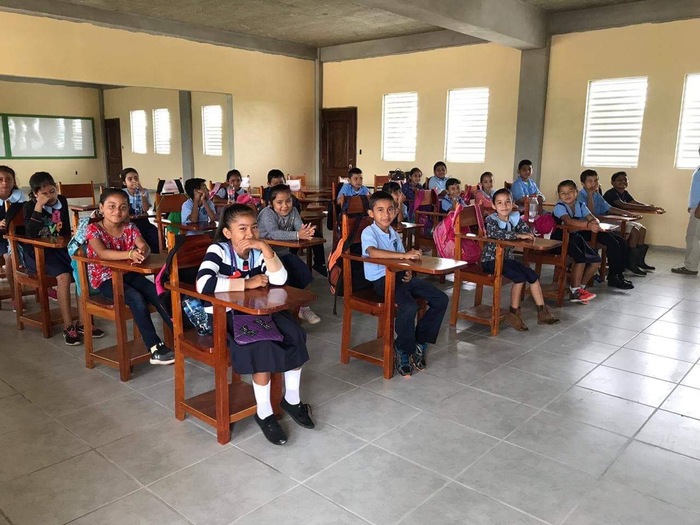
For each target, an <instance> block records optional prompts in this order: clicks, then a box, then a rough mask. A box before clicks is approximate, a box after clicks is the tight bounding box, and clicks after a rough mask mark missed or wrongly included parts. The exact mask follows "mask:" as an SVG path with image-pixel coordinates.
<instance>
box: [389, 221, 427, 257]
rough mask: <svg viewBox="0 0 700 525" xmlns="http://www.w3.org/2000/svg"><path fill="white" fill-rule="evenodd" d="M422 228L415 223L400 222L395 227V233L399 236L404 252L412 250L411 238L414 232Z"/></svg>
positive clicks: (421, 225)
mask: <svg viewBox="0 0 700 525" xmlns="http://www.w3.org/2000/svg"><path fill="white" fill-rule="evenodd" d="M421 228H423V224H418V223H415V222H405V221H404V222H402V223H400V224H398V225H397V226H396V233H398V234H399V235H401V242H402V244H403V246H404V248H406V250H412V249H413V237H414V234H415V231H416V230H420V229H421Z"/></svg>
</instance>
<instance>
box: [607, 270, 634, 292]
mask: <svg viewBox="0 0 700 525" xmlns="http://www.w3.org/2000/svg"><path fill="white" fill-rule="evenodd" d="M608 286H611V287H612V288H620V289H621V290H631V289H632V288H634V285H633V284H632V283H631V282H629V281H628V280H627V279H625V278H624V277H622V276H621V275H619V274H618V275H611V276H610V277H608Z"/></svg>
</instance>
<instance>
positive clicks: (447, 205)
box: [440, 195, 466, 212]
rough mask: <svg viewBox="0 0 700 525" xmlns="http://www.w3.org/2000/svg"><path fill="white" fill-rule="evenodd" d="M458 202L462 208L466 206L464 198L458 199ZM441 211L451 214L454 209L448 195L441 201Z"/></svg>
mask: <svg viewBox="0 0 700 525" xmlns="http://www.w3.org/2000/svg"><path fill="white" fill-rule="evenodd" d="M457 202H458V203H459V204H461V205H462V206H466V204H465V202H464V199H463V198H462V197H459V198H458V199H457ZM440 209H441V210H442V211H444V212H449V211H450V210H451V209H452V200H450V198H449V197H448V196H447V195H445V196H444V197H443V198H442V199H440Z"/></svg>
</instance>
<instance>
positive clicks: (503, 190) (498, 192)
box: [491, 188, 513, 204]
mask: <svg viewBox="0 0 700 525" xmlns="http://www.w3.org/2000/svg"><path fill="white" fill-rule="evenodd" d="M499 195H508V196H509V197H510V198H511V199H512V198H513V194H512V193H511V192H510V190H509V189H508V188H500V189H498V190H496V191H495V192H494V193H493V195H492V196H491V202H493V203H494V204H496V197H498V196H499Z"/></svg>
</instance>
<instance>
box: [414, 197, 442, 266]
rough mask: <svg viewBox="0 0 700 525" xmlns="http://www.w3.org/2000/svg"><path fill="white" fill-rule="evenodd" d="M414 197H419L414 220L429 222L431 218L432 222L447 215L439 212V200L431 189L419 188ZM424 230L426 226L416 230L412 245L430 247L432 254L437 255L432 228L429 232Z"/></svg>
mask: <svg viewBox="0 0 700 525" xmlns="http://www.w3.org/2000/svg"><path fill="white" fill-rule="evenodd" d="M416 199H420V204H419V207H418V208H417V209H416V212H415V222H417V223H421V224H425V223H428V224H429V223H430V219H431V218H432V220H433V222H434V223H437V222H439V221H441V220H442V219H443V218H445V217H446V216H447V214H446V213H441V212H440V201H439V200H438V196H437V193H435V192H434V191H433V190H419V191H418V195H416ZM414 205H415V204H414ZM426 230H427V228H423V229H421V230H418V232H417V233H416V235H415V242H414V245H415V246H416V247H418V248H419V249H420V248H423V247H428V248H430V249H431V254H432V256H433V257H437V248H435V241H434V240H433V232H432V229H431V231H429V232H428V231H426Z"/></svg>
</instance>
